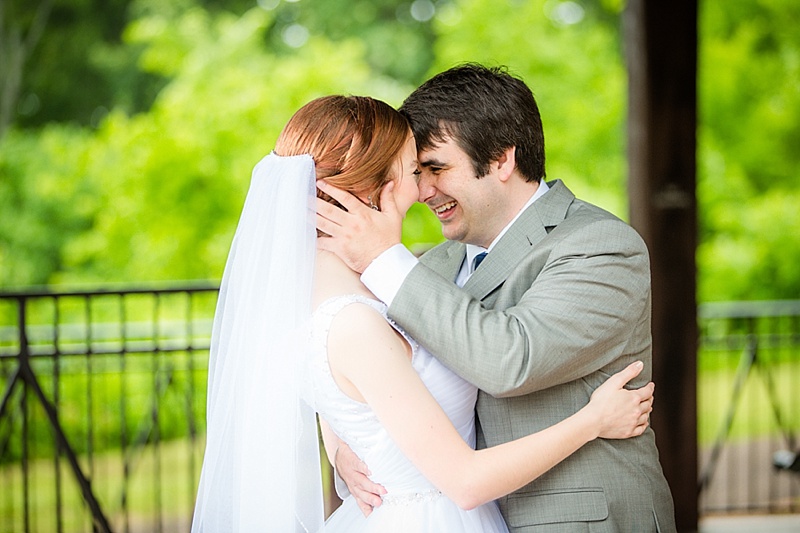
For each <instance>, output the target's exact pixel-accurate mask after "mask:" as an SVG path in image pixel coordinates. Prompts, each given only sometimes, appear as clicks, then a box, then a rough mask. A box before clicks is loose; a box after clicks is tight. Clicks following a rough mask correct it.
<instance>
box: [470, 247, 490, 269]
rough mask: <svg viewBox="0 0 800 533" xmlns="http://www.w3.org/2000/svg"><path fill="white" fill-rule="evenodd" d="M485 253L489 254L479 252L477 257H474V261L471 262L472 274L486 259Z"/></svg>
mask: <svg viewBox="0 0 800 533" xmlns="http://www.w3.org/2000/svg"><path fill="white" fill-rule="evenodd" d="M487 253H489V252H481V253H479V254H478V255H476V256H475V259H473V260H472V262H473V263H474V265H475V266H474V267H473V269H472V271H473V272H475V271H476V270H477V269H478V267H479V266H481V263H482V262H483V260H484V259H485V258H486V254H487Z"/></svg>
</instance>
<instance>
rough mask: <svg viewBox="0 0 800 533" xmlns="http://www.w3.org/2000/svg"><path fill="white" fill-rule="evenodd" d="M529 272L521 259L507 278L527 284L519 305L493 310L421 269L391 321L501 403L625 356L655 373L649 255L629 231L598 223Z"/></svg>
mask: <svg viewBox="0 0 800 533" xmlns="http://www.w3.org/2000/svg"><path fill="white" fill-rule="evenodd" d="M526 269H527V270H526ZM530 269H532V267H531V264H530V263H526V262H523V263H522V264H521V265H520V266H519V267H518V268H517V269H516V270H515V271H514V272H512V274H511V276H510V277H509V278H507V279H506V281H505V283H506V284H513V285H514V286H515V287H521V288H520V289H519V290H520V292H521V296H520V297H519V298H518V301H517V302H516V303H515V304H514V305H511V306H510V307H509V306H504V307H505V308H503V309H498V310H493V309H486V308H484V306H483V305H482V304H481V302H479V301H478V300H476V299H474V298H472V297H471V296H470V295H469V294H467V293H466V292H464V291H463V290H461V289H459V288H458V287H456V286H454V285H453V283H452V282H449V281H447V280H445V279H444V278H442V277H440V276H438V275H437V274H436V273H434V272H433V271H432V270H430V269H429V268H427V267H426V266H425V265H423V264H419V265H417V266H416V267H415V268H414V269H413V270H412V271H411V273H410V274H409V275H408V277H407V278H406V280H405V282H404V283H403V285H402V286H401V287H400V291H399V292H398V294H397V296H396V298H395V300H394V302H393V304H392V306H391V307H390V309H389V314H390V316H391V317H392V318H393V319H394V320H396V321H397V322H398V323H399V324H401V325H402V326H403V327H404V328H405V329H406V330H407V331H408V332H409V333H410V334H411V335H412V336H413V337H414V338H415V339H416V340H417V341H419V342H420V343H421V344H423V345H424V346H426V347H427V348H428V349H429V350H430V351H431V353H433V354H435V355H436V357H437V358H438V359H439V360H441V361H442V362H443V363H445V364H446V365H447V366H449V367H450V368H452V369H453V370H454V371H455V372H456V373H458V374H459V375H461V376H462V377H464V378H465V379H466V380H467V381H470V382H472V383H474V384H475V385H477V386H478V387H479V388H480V389H482V390H484V391H485V392H487V393H489V394H491V395H493V396H497V397H506V396H519V395H524V394H529V393H532V392H535V391H538V390H542V389H546V388H548V387H552V386H554V385H558V384H561V383H566V382H569V381H573V380H575V379H578V378H580V377H582V376H586V375H588V374H590V373H592V372H595V371H597V370H599V369H601V368H603V367H605V366H606V365H609V364H610V363H613V362H614V361H615V360H617V359H618V358H620V357H622V356H623V355H628V356H629V358H630V360H631V361H633V360H635V359H637V358H639V359H645V364H646V365H647V366H649V363H650V360H649V357H650V331H649V328H650V318H649V317H650V267H649V257H648V253H647V248H646V247H645V245H644V242H643V241H642V240H641V237H639V235H638V234H637V233H636V232H635V231H634V230H633V229H632V228H630V226H628V225H627V224H625V223H623V222H621V221H618V220H600V221H595V222H593V223H591V224H588V225H586V226H584V227H582V228H579V229H576V230H575V231H572V232H570V233H568V234H567V235H565V236H562V237H561V238H560V240H559V241H558V242H556V243H555V244H554V245H553V247H552V250H550V254H549V256H548V257H547V259H546V261H545V263H544V266H543V267H541V271H540V272H538V273H537V272H533V271H528V270H530ZM525 280H527V281H525ZM526 284H527V285H526ZM637 330H638V331H639V332H640V334H639V335H634V332H635V331H637ZM636 337H638V338H639V339H642V338H645V339H646V341H641V342H639V341H635V338H636ZM641 379H645V380H646V379H647V376H643V377H642V378H641Z"/></svg>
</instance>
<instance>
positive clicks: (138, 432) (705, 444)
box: [0, 283, 800, 533]
mask: <svg viewBox="0 0 800 533" xmlns="http://www.w3.org/2000/svg"><path fill="white" fill-rule="evenodd" d="M216 297H217V286H216V284H214V283H205V284H191V285H182V286H174V287H168V288H146V289H120V290H116V289H111V290H95V291H71V292H64V291H59V292H56V291H50V290H46V289H43V290H34V291H25V292H14V293H10V292H6V293H2V292H0V387H1V388H0V392H2V397H0V487H2V490H0V531H26V532H27V531H31V532H38V531H46V532H50V531H53V532H58V533H69V532H73V531H101V532H103V531H115V532H136V531H147V532H151V531H169V532H172V531H188V530H189V524H190V521H191V512H192V508H193V505H194V497H195V491H196V487H197V482H198V479H199V471H200V467H201V462H202V452H203V446H204V442H203V434H204V432H205V398H206V389H205V387H206V368H207V357H208V346H209V340H210V331H211V323H212V319H213V313H214V307H215V303H216ZM699 321H700V330H701V339H700V352H699V354H698V370H699V372H698V409H699V413H698V421H699V427H698V429H699V438H700V447H699V448H700V450H701V454H700V458H699V460H700V472H701V479H700V483H699V498H700V509H701V513H702V514H704V515H706V514H718V513H731V512H734V513H739V512H798V510H800V475H798V474H797V473H794V472H790V471H786V470H778V469H776V468H775V467H773V465H772V460H773V454H774V453H775V452H777V451H780V450H785V451H796V450H797V446H798V442H797V434H798V429H800V394H798V393H797V392H796V391H797V390H800V389H798V386H800V302H798V301H789V302H747V303H718V304H705V305H702V306H700V316H699Z"/></svg>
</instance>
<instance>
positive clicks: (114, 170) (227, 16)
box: [0, 0, 800, 300]
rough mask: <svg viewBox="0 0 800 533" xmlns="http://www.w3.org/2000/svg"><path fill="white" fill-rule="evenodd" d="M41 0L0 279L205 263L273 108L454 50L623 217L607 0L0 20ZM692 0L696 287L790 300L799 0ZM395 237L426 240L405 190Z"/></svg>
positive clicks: (118, 10) (798, 286)
mask: <svg viewBox="0 0 800 533" xmlns="http://www.w3.org/2000/svg"><path fill="white" fill-rule="evenodd" d="M48 2H51V3H52V10H51V12H50V16H49V19H48V26H47V30H46V31H45V32H44V33H43V34H42V37H41V40H40V44H39V46H38V47H36V48H35V52H33V53H32V55H31V56H30V57H31V60H29V61H28V62H27V63H26V65H27V66H26V68H28V69H30V70H29V71H28V70H26V73H27V74H29V75H27V74H26V77H24V79H23V82H22V85H21V90H20V99H19V106H18V111H19V113H18V115H17V119H16V120H15V121H14V122H13V127H12V129H11V130H10V131H9V132H8V134H6V135H5V137H3V138H1V139H0V284H2V285H3V286H4V287H7V286H20V285H29V284H43V283H75V282H82V283H85V282H89V283H97V282H106V281H114V282H120V281H126V282H130V281H149V280H162V279H193V278H195V279H196V278H212V279H216V278H219V276H220V274H221V271H222V266H223V264H224V260H225V254H226V252H227V249H228V245H229V243H230V239H231V237H232V234H233V230H234V229H235V225H236V220H237V217H238V214H239V211H240V209H241V203H242V201H243V198H244V195H245V193H246V189H247V185H248V181H249V176H250V171H251V169H252V167H253V165H254V164H255V163H256V162H257V161H258V159H260V157H262V156H263V155H264V154H265V153H266V152H267V151H269V149H270V148H271V147H272V144H273V143H274V140H275V138H276V137H277V135H278V132H279V131H280V128H281V126H282V125H283V124H284V123H285V121H286V120H287V119H288V118H289V116H290V115H291V113H292V112H293V111H294V110H296V109H297V108H298V107H300V106H301V105H302V104H304V103H305V102H307V101H308V100H309V99H311V98H313V97H315V96H319V95H322V94H331V93H346V94H347V93H349V94H369V95H373V96H376V97H379V98H383V99H385V100H387V101H388V102H389V103H391V104H393V105H398V104H399V103H400V102H401V101H402V99H403V97H404V96H405V95H406V94H408V92H409V91H410V90H411V89H412V88H413V86H414V85H415V84H417V83H419V82H420V81H421V80H422V79H424V78H425V77H426V76H427V75H430V74H432V73H434V72H437V71H440V70H442V69H445V68H448V67H450V66H452V65H454V64H458V63H462V62H465V61H479V62H483V63H486V64H491V65H507V66H508V67H509V69H510V71H511V72H512V73H514V74H516V75H519V76H521V77H522V78H523V79H525V80H526V82H528V84H529V85H530V86H531V87H532V88H533V91H534V93H535V95H536V97H537V100H538V101H539V104H540V107H541V111H542V115H543V120H544V124H545V132H546V137H547V157H548V178H549V179H563V180H564V181H565V182H566V183H567V184H568V185H569V186H570V187H571V188H572V189H573V190H574V191H575V192H576V193H577V194H578V195H579V196H581V197H583V198H586V199H588V200H591V201H593V202H595V203H598V204H599V205H601V206H603V207H605V208H607V209H609V210H611V211H612V212H614V213H616V214H618V215H619V216H621V217H623V218H626V217H627V201H626V192H625V180H626V165H625V148H624V146H625V104H626V95H625V91H626V77H625V68H624V61H623V51H622V46H621V38H620V24H621V20H620V14H621V10H622V8H623V2H622V1H621V0H583V1H579V0H576V1H560V0H546V1H545V0H527V1H521V0H501V1H491V0H414V1H413V2H412V1H401V0H376V1H372V2H369V1H366V0H296V1H287V0H283V1H280V0H258V2H255V1H253V0H235V1H225V2H223V1H222V0H115V2H112V3H107V4H104V5H106V6H107V9H106V8H104V9H95V7H96V6H95V4H96V3H94V2H87V1H84V0H40V2H33V3H28V4H26V3H21V2H18V1H17V0H11V2H10V3H8V4H4V5H5V6H12V7H13V8H11V7H10V8H8V9H6V10H5V12H4V13H5V19H1V18H0V25H3V27H4V28H11V27H16V28H18V29H19V30H20V32H21V33H20V35H25V34H26V33H25V32H26V31H28V30H29V29H30V28H31V27H32V21H33V20H34V14H35V13H36V9H38V7H40V6H41V5H44V4H45V3H48ZM256 4H257V6H256ZM700 6H701V12H700V15H701V18H700V20H701V24H700V33H701V35H700V43H701V47H700V61H699V103H700V109H699V119H700V123H699V130H698V133H699V136H698V137H699V141H700V144H699V152H698V178H699V179H698V195H699V196H698V197H699V205H700V221H701V234H700V249H699V253H698V271H699V275H700V278H699V279H700V297H701V299H702V300H722V299H760V298H797V297H798V296H800V267H798V266H797V265H800V240H799V239H797V235H798V234H800V215H798V212H799V210H798V209H797V208H796V206H797V205H798V200H800V198H799V196H800V192H798V191H799V190H800V188H798V185H797V180H796V178H795V176H794V174H795V172H796V170H795V169H796V168H798V158H800V153H798V151H797V146H799V145H800V142H798V141H800V139H799V138H798V137H800V129H798V128H797V127H796V124H797V123H798V118H800V86H798V82H797V80H798V79H800V76H798V74H799V73H798V69H799V68H800V34H798V33H797V32H796V31H795V28H796V27H797V24H798V22H800V14H799V13H798V11H799V9H798V7H797V5H796V2H794V1H793V0H732V1H731V2H726V3H724V4H720V3H717V2H702V3H701V4H700ZM12 12H13V13H15V17H16V18H14V17H12V18H9V16H10V15H9V13H12ZM90 13H91V16H89V14H90ZM12 19H13V20H12ZM76 30H80V31H76ZM80 32H84V33H81V34H80V35H81V36H80V37H76V38H75V40H72V41H70V40H69V39H68V38H67V37H68V36H69V35H78V33H80ZM5 35H7V36H8V35H11V34H10V33H8V32H6V34H5ZM54 73H58V74H57V75H56V74H54ZM32 94H33V95H36V96H37V98H38V99H39V103H38V106H39V107H38V111H35V112H34V111H32V110H34V109H35V108H36V105H34V104H36V99H35V98H34V99H31V98H30V96H31V95H32ZM23 111H24V112H23ZM26 113H27V114H26ZM404 240H405V241H406V243H407V244H409V245H411V246H412V247H415V246H419V247H425V246H428V245H430V244H432V243H435V242H438V241H440V240H441V234H440V231H439V228H438V224H437V223H436V221H435V220H434V219H433V218H432V217H431V216H430V215H429V213H427V209H426V208H425V207H424V206H416V207H415V208H413V209H412V211H411V212H410V214H409V216H408V217H407V220H406V229H405V236H404Z"/></svg>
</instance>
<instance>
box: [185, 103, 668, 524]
mask: <svg viewBox="0 0 800 533" xmlns="http://www.w3.org/2000/svg"><path fill="white" fill-rule="evenodd" d="M417 173H418V171H417V163H416V149H415V145H414V138H413V136H412V134H411V131H410V129H409V127H408V124H407V123H406V121H405V119H404V118H403V117H402V116H401V115H400V114H399V113H398V112H397V111H395V110H394V109H392V108H391V107H390V106H389V105H387V104H385V103H383V102H380V101H378V100H374V99H371V98H367V97H355V96H351V97H345V96H328V97H323V98H319V99H316V100H313V101H312V102H310V103H308V104H306V105H305V106H304V107H302V108H301V109H300V110H299V111H298V112H297V113H296V114H295V115H294V116H293V117H292V118H291V119H290V121H289V122H288V123H287V124H286V126H285V128H284V130H283V132H282V133H281V135H280V137H279V138H278V141H277V143H276V146H275V150H274V152H272V153H270V154H269V155H267V156H266V157H265V158H264V159H262V160H261V161H260V162H259V163H258V164H257V165H256V167H255V169H254V171H253V176H252V181H251V185H250V190H249V192H248V195H247V199H246V200H245V205H244V209H243V212H242V215H241V219H240V221H239V225H238V228H237V230H236V234H235V236H234V239H233V243H232V246H231V251H230V255H229V257H228V262H227V264H226V267H225V273H224V276H223V279H222V285H221V288H220V295H219V301H218V304H217V312H216V315H215V319H214V328H213V332H212V343H211V353H210V359H209V370H208V405H207V422H208V429H207V437H206V441H207V442H206V451H205V458H204V461H203V470H202V474H201V478H200V485H199V489H198V494H197V503H196V507H195V512H194V519H193V523H192V531H193V532H194V533H199V532H206V533H211V532H214V533H216V532H221V531H232V532H233V531H237V532H239V531H241V532H251V531H253V532H255V531H265V532H266V531H269V532H272V531H277V532H293V531H305V532H316V531H321V530H324V531H333V532H348V533H349V532H358V531H375V532H387V531H397V532H438V531H474V532H504V531H507V529H506V526H505V524H504V522H503V519H502V517H501V516H500V513H499V510H498V508H497V506H496V505H495V504H494V502H493V500H494V499H496V498H498V497H500V496H502V495H505V494H508V493H510V492H512V491H514V490H515V489H517V488H519V487H521V486H523V485H525V484H527V483H528V482H530V481H531V480H533V479H534V478H536V477H538V476H540V475H541V474H543V473H545V472H546V471H547V470H548V469H550V468H552V467H553V466H555V465H556V464H558V463H559V462H560V461H562V460H563V459H564V458H566V457H567V456H569V455H570V454H571V453H573V452H574V451H576V450H577V449H579V448H580V447H581V446H583V445H584V444H586V443H587V442H589V441H591V440H593V439H595V438H598V437H599V438H627V437H631V436H636V435H640V434H641V433H642V432H643V431H644V429H645V428H646V427H647V424H648V414H649V412H650V411H651V409H652V393H653V385H652V383H651V384H649V385H648V386H646V387H644V388H642V389H639V390H633V391H631V390H626V389H625V388H624V385H625V384H626V383H627V382H628V381H629V380H630V379H631V378H633V377H635V376H636V375H637V374H638V373H639V372H640V370H641V368H642V365H641V363H634V364H632V365H630V366H629V367H628V368H626V369H624V370H623V371H621V372H619V373H618V374H615V375H613V376H612V377H610V378H609V379H608V381H606V382H605V383H604V384H603V385H602V386H600V387H599V388H598V389H597V390H596V391H595V392H594V394H593V395H592V398H591V401H590V402H589V404H588V405H586V406H585V407H583V408H582V409H581V410H580V411H578V412H577V413H576V414H574V415H573V416H571V417H569V418H567V419H566V420H563V421H562V422H560V423H558V424H556V425H555V426H552V427H550V428H548V429H545V430H543V431H540V432H538V433H535V434H532V435H528V436H525V437H522V438H520V439H518V440H515V441H512V442H508V443H506V444H503V445H500V446H496V447H493V448H487V449H484V450H478V451H476V450H475V449H474V445H475V421H474V407H475V399H476V394H477V391H476V389H475V387H474V386H472V385H470V384H469V383H467V382H465V381H463V380H462V379H461V378H459V377H458V376H456V375H455V374H454V373H452V372H451V371H450V370H448V369H447V368H446V367H444V366H443V365H442V364H441V363H439V362H438V361H437V360H436V359H435V358H433V357H432V356H431V355H430V354H429V353H428V352H427V351H426V350H425V349H424V348H423V347H421V346H419V345H418V344H417V343H416V342H415V341H414V340H413V339H412V338H410V337H409V336H408V335H407V334H405V333H404V332H403V331H402V329H400V328H399V327H398V326H397V325H395V324H394V323H392V322H391V320H389V319H388V318H387V316H386V308H385V306H384V304H382V303H380V302H378V301H377V300H375V299H374V297H373V296H372V295H371V294H370V293H369V291H368V290H367V289H366V288H365V287H364V286H363V285H362V284H361V282H360V280H359V276H358V274H356V273H355V272H353V271H351V270H350V269H349V268H348V267H347V266H346V265H345V264H344V263H343V262H341V260H339V259H338V258H337V257H336V256H335V255H333V254H331V253H329V252H324V251H319V252H317V251H316V249H315V248H316V247H315V241H316V237H317V234H316V229H315V224H316V222H315V216H314V215H315V198H316V196H321V197H323V198H325V199H326V200H328V201H331V202H335V201H334V200H332V199H331V198H329V197H326V196H324V194H323V193H322V192H321V191H319V190H317V189H316V187H315V180H316V179H321V178H325V179H326V181H328V182H330V183H331V184H333V185H335V186H337V187H339V188H341V189H344V190H347V191H350V192H352V193H353V194H355V195H356V196H358V197H359V198H361V199H362V201H363V202H364V203H365V204H367V205H370V206H372V207H374V208H376V209H379V208H380V206H379V205H376V204H375V202H376V201H377V199H378V198H380V193H381V191H382V189H383V188H384V187H385V186H387V185H388V184H391V185H390V186H391V187H393V189H392V191H393V194H394V199H395V201H396V203H397V206H398V208H399V209H402V210H407V209H408V208H409V207H410V206H411V205H412V204H413V203H414V202H415V201H416V200H417V196H418V191H417V186H416V181H415V178H416V176H417ZM316 413H319V418H320V421H321V426H322V428H323V430H324V431H323V432H324V433H325V434H326V442H328V441H329V442H331V443H336V442H338V441H339V440H341V441H342V442H344V443H346V444H347V445H349V446H350V447H351V448H352V449H353V450H354V451H355V452H356V453H357V454H358V455H359V456H360V457H361V458H362V459H363V460H364V461H365V462H366V463H367V464H369V465H370V467H371V469H372V472H371V478H372V479H373V480H374V481H376V482H378V483H380V484H381V485H383V486H384V487H385V488H386V490H387V492H386V494H385V495H383V504H382V505H381V506H380V507H378V508H376V509H375V511H374V512H372V513H371V514H370V515H369V516H368V517H365V516H364V515H363V514H362V513H361V511H360V510H359V508H358V505H357V503H356V502H355V499H354V498H352V497H348V498H346V499H345V501H344V502H343V504H342V505H341V507H340V508H339V509H338V510H337V511H336V512H335V513H334V514H333V515H332V516H331V517H330V518H329V519H328V521H327V522H323V505H322V489H321V486H322V480H321V477H320V469H319V453H320V450H319V446H318V442H319V438H318V433H317V428H318V426H317V418H316ZM329 436H330V438H327V437H329ZM334 446H335V444H332V445H331V446H330V448H331V449H329V450H328V451H329V453H330V455H331V456H333V455H334V454H335V450H334V449H332V448H333V447H334Z"/></svg>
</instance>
